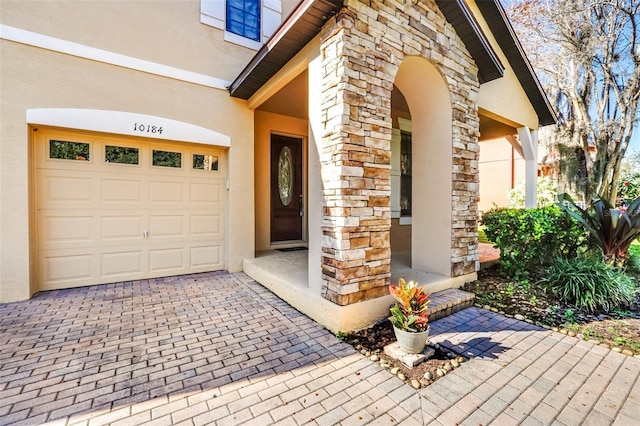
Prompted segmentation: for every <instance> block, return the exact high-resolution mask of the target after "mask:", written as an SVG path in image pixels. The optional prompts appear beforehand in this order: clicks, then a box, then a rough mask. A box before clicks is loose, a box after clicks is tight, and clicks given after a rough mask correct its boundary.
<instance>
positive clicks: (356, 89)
mask: <svg viewBox="0 0 640 426" xmlns="http://www.w3.org/2000/svg"><path fill="white" fill-rule="evenodd" d="M363 25H366V24H363V23H362V21H360V20H358V19H356V13H355V12H353V11H350V10H347V9H346V8H345V9H342V11H341V12H340V13H339V14H338V15H337V16H336V17H335V18H334V20H333V21H332V23H330V24H329V25H328V26H327V27H326V28H325V31H324V37H323V42H322V48H321V55H322V57H323V61H324V72H325V74H324V78H323V92H324V99H323V101H322V108H321V109H322V114H323V119H324V124H325V126H324V127H325V131H326V133H325V135H324V139H323V150H322V153H321V157H320V162H321V167H322V181H323V188H322V191H323V196H324V203H325V204H324V206H325V208H324V216H323V223H322V232H323V242H322V277H323V280H324V281H325V283H326V288H325V289H324V290H325V291H324V296H325V297H326V298H327V299H329V300H331V301H332V302H334V303H336V304H338V305H348V304H351V303H355V302H359V301H362V300H367V299H372V298H376V297H380V296H382V295H385V294H388V288H387V286H388V284H389V277H390V270H391V265H390V263H391V249H390V243H389V232H390V227H391V209H390V196H391V186H390V178H391V176H390V173H391V166H390V161H391V145H390V144H391V91H392V89H393V83H392V81H393V80H392V79H391V78H390V77H388V76H385V75H381V74H384V73H381V72H379V71H378V70H376V68H375V64H374V63H373V61H370V60H369V58H368V57H367V56H370V55H369V53H370V52H371V50H372V49H371V47H373V46H367V42H368V40H367V36H366V34H364V33H362V31H361V30H363V29H364V30H366V28H362V26H363ZM371 44H372V43H371ZM373 50H375V49H373ZM385 77H387V78H385Z"/></svg>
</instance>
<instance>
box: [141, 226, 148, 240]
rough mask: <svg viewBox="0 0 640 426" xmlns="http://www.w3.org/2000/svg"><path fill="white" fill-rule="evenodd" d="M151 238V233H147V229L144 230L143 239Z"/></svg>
mask: <svg viewBox="0 0 640 426" xmlns="http://www.w3.org/2000/svg"><path fill="white" fill-rule="evenodd" d="M147 237H149V231H147V228H145V229H143V230H142V238H147Z"/></svg>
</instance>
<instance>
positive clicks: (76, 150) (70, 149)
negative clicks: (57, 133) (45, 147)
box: [49, 140, 89, 161]
mask: <svg viewBox="0 0 640 426" xmlns="http://www.w3.org/2000/svg"><path fill="white" fill-rule="evenodd" d="M49 157H50V158H56V159H60V160H79V161H89V144H88V143H85V142H69V141H57V140H50V141H49Z"/></svg>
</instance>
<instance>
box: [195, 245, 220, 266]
mask: <svg viewBox="0 0 640 426" xmlns="http://www.w3.org/2000/svg"><path fill="white" fill-rule="evenodd" d="M189 258H190V266H191V267H192V268H220V267H222V247H221V246H219V245H215V246H201V247H191V250H190V256H189Z"/></svg>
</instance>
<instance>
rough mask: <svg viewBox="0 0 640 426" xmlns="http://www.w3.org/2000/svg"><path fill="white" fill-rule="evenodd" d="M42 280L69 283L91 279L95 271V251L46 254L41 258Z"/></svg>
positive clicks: (48, 284)
mask: <svg viewBox="0 0 640 426" xmlns="http://www.w3.org/2000/svg"><path fill="white" fill-rule="evenodd" d="M41 262H42V264H41V267H42V268H41V271H43V273H44V274H43V277H42V281H43V282H44V284H45V285H47V286H50V285H51V284H58V285H59V284H68V283H74V282H77V281H81V282H86V281H88V280H91V278H92V277H93V276H94V272H95V265H94V263H95V255H94V254H93V253H82V254H68V255H60V254H59V253H56V254H51V255H47V254H44V256H43V257H42V260H41Z"/></svg>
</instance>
